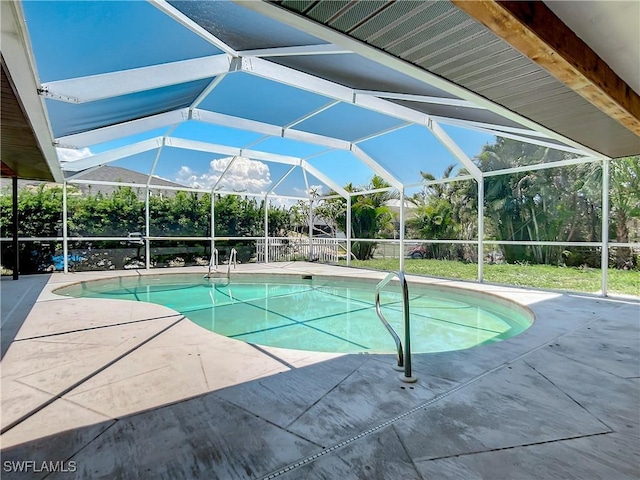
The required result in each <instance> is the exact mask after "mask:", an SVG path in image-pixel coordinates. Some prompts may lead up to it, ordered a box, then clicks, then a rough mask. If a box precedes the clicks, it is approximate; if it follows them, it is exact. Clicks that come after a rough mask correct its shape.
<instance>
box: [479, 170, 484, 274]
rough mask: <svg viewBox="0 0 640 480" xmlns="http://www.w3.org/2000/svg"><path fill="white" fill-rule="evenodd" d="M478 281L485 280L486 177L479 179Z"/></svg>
mask: <svg viewBox="0 0 640 480" xmlns="http://www.w3.org/2000/svg"><path fill="white" fill-rule="evenodd" d="M478 282H480V283H482V282H484V178H480V179H479V180H478Z"/></svg>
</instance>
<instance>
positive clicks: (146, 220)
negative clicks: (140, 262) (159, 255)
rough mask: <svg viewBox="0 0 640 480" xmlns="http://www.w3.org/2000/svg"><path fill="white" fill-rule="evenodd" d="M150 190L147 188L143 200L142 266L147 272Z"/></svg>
mask: <svg viewBox="0 0 640 480" xmlns="http://www.w3.org/2000/svg"><path fill="white" fill-rule="evenodd" d="M150 195H151V193H150V188H149V187H148V186H147V194H146V195H145V199H144V237H145V238H144V265H145V268H146V269H147V270H149V269H150V268H151V240H149V237H150V236H151V220H150V218H151V215H150V206H149V196H150Z"/></svg>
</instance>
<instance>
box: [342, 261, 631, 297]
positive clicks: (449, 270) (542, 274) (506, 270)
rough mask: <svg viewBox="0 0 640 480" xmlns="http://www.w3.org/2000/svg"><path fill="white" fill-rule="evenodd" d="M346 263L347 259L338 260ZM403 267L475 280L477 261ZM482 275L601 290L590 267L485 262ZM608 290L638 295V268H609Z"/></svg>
mask: <svg viewBox="0 0 640 480" xmlns="http://www.w3.org/2000/svg"><path fill="white" fill-rule="evenodd" d="M340 263H341V264H342V265H345V264H346V262H340ZM351 266H353V267H362V268H371V269H375V270H397V269H398V259H392V258H385V259H374V260H364V261H363V260H352V261H351ZM405 271H406V272H407V273H414V274H417V275H427V276H431V277H443V278H459V279H462V280H476V279H477V276H478V269H477V265H476V264H474V263H463V262H455V261H449V260H421V259H410V258H407V259H406V260H405ZM484 279H485V281H487V282H490V283H501V284H505V285H517V286H523V287H534V288H544V289H553V290H571V291H577V292H589V293H595V292H598V291H600V270H599V269H592V268H573V267H556V266H552V265H511V264H499V265H489V264H485V266H484ZM608 292H609V293H617V294H624V295H635V296H640V271H638V270H615V269H609V278H608Z"/></svg>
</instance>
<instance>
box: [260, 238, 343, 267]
mask: <svg viewBox="0 0 640 480" xmlns="http://www.w3.org/2000/svg"><path fill="white" fill-rule="evenodd" d="M268 249H269V250H268V256H267V258H268V261H269V262H291V261H294V260H311V261H314V262H320V263H338V260H339V259H342V258H345V255H346V246H345V242H344V240H343V241H340V240H338V239H335V238H313V239H312V241H311V243H310V242H309V238H308V237H270V238H269V239H268ZM264 253H265V239H264V238H261V239H258V240H257V242H256V254H257V258H258V262H264V261H265V255H264Z"/></svg>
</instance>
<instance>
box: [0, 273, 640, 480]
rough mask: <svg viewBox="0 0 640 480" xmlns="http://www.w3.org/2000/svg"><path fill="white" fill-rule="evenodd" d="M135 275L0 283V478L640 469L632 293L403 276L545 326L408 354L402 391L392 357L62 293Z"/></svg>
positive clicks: (618, 474)
mask: <svg viewBox="0 0 640 480" xmlns="http://www.w3.org/2000/svg"><path fill="white" fill-rule="evenodd" d="M181 270H182V271H190V272H199V273H202V272H203V269H202V268H188V269H181ZM238 271H239V272H240V273H251V272H264V271H273V272H278V273H283V272H286V273H291V274H298V275H299V274H301V273H303V274H315V275H318V274H328V275H334V276H340V275H346V276H369V277H374V278H382V276H383V274H380V273H376V272H370V271H363V270H356V269H346V268H340V267H328V266H323V265H317V264H310V263H300V262H299V263H291V264H269V265H240V266H238ZM173 272H175V269H172V273H173ZM151 273H158V272H151ZM138 274H143V275H144V274H145V272H143V271H141V272H126V273H125V272H118V273H116V272H102V273H75V274H68V275H62V274H55V275H51V276H50V277H49V276H32V277H23V278H22V279H20V280H19V281H17V282H12V281H11V280H8V279H7V280H4V279H3V281H2V282H1V286H2V324H3V354H4V352H5V345H4V343H5V340H6V338H8V340H6V342H7V344H8V345H9V346H8V350H6V354H5V355H4V357H3V360H2V399H1V400H2V404H1V409H2V429H3V434H2V436H1V437H0V440H1V442H2V478H3V479H4V478H7V479H10V478H109V479H111V478H127V479H128V478H131V479H138V478H154V479H155V478H167V479H177V478H185V479H192V478H203V479H215V478H220V479H245V478H247V479H254V478H281V479H287V480H289V479H308V478H309V479H314V478H318V479H320V478H322V479H340V480H342V479H368V478H371V479H374V478H379V479H448V478H451V479H475V478H486V479H501V478H504V479H529V478H530V479H546V478H562V479H567V478H579V479H597V478H598V479H599V478H602V479H623V478H629V479H631V478H635V479H637V478H640V302H639V301H638V300H637V299H629V300H611V299H603V298H596V297H591V296H585V295H578V294H561V293H557V292H544V291H535V290H526V289H518V288H508V287H501V286H491V285H482V286H480V285H476V284H470V283H462V282H451V281H444V280H436V279H427V278H416V277H410V281H411V282H425V283H434V282H435V283H446V284H451V285H458V286H462V287H463V288H470V289H480V290H482V291H486V292H489V293H491V294H493V295H498V296H502V297H505V298H510V299H513V300H516V301H517V302H519V303H521V304H524V305H526V306H528V307H529V308H530V309H531V310H532V311H533V312H534V313H535V315H536V321H535V323H534V324H533V326H532V327H531V328H530V329H528V330H527V331H525V332H524V333H522V334H521V335H519V336H517V337H514V338H512V339H509V340H506V341H503V342H499V343H496V344H493V345H486V346H481V347H476V348H472V349H468V350H463V351H457V352H447V353H438V354H420V355H414V356H413V365H414V373H415V375H416V376H417V377H418V378H419V380H418V382H417V383H415V384H405V383H401V382H400V381H399V380H398V373H397V372H394V371H393V370H391V368H390V365H391V363H392V361H393V358H392V356H389V355H335V354H320V353H313V352H303V351H294V350H286V349H278V348H270V347H261V346H253V345H250V344H247V343H243V342H240V341H237V340H233V339H229V338H226V337H222V336H219V335H217V334H214V333H212V332H208V331H205V330H203V329H202V328H201V327H199V326H197V325H195V324H194V323H192V322H191V321H190V320H188V319H185V318H184V317H183V316H182V315H180V314H178V313H176V312H175V311H172V310H170V309H168V308H165V307H161V306H158V305H151V304H145V303H137V302H128V301H113V300H95V299H75V298H67V297H61V296H58V295H56V294H54V293H52V291H53V290H54V289H55V288H57V287H59V286H61V285H64V284H68V283H73V282H77V281H80V280H87V279H92V278H101V277H105V276H113V275H138ZM38 292H39V295H37V294H38ZM372 295H373V294H372ZM36 299H37V300H36ZM372 321H377V320H375V319H372ZM14 335H15V339H13V336H14ZM5 337H6V338H5ZM11 340H13V341H12V342H11ZM9 342H11V343H10V344H9ZM24 461H32V462H33V463H30V464H29V463H26V464H25V463H21V462H24ZM43 462H45V463H44V464H43ZM55 462H59V463H55ZM21 466H22V467H21ZM19 468H22V469H23V470H26V471H23V472H18V471H17V469H19ZM56 469H57V470H58V471H55V472H51V471H50V470H56ZM59 470H63V471H59Z"/></svg>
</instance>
